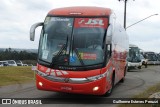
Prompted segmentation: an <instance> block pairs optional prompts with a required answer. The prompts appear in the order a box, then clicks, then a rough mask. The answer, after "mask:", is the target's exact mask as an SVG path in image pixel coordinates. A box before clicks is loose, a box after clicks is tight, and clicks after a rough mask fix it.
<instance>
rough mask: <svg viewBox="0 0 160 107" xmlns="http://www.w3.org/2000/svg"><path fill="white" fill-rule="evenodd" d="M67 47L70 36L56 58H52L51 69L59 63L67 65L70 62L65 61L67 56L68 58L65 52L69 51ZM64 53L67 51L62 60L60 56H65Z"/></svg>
mask: <svg viewBox="0 0 160 107" xmlns="http://www.w3.org/2000/svg"><path fill="white" fill-rule="evenodd" d="M67 46H68V35H67V40H66V43H65V44H63V45H62V47H61V49H60V50H59V52H58V53H57V54H56V55H55V56H53V57H52V62H51V64H50V66H51V67H52V66H54V65H57V64H59V63H65V62H67V61H68V59H66V60H65V56H66V51H65V50H67ZM64 51H65V55H64V56H63V57H62V58H61V59H60V56H61V55H62V54H63V52H64Z"/></svg>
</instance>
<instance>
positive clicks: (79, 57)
mask: <svg viewBox="0 0 160 107" xmlns="http://www.w3.org/2000/svg"><path fill="white" fill-rule="evenodd" d="M74 51H75V53H76V55H77V57H78V59H79V61H80V63H81V65H82V66H85V64H84V62H83V60H82V59H81V56H80V55H79V52H78V50H77V48H75V49H74Z"/></svg>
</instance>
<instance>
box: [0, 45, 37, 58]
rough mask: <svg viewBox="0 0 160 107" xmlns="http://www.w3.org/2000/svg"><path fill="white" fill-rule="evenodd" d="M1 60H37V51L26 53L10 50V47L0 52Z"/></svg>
mask: <svg viewBox="0 0 160 107" xmlns="http://www.w3.org/2000/svg"><path fill="white" fill-rule="evenodd" d="M1 60H37V53H28V52H26V51H20V52H17V51H14V50H13V51H12V49H11V48H8V49H6V50H5V51H1V52H0V61H1Z"/></svg>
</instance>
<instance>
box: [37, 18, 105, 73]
mask: <svg viewBox="0 0 160 107" xmlns="http://www.w3.org/2000/svg"><path fill="white" fill-rule="evenodd" d="M107 28H108V17H105V18H103V17H80V18H75V17H54V16H47V17H46V19H45V21H44V26H43V28H42V32H41V37H40V43H39V51H38V63H40V64H42V65H48V66H50V67H52V68H55V69H56V68H57V69H72V70H77V69H78V68H83V69H82V70H84V69H86V68H87V67H89V68H90V69H91V68H92V67H102V66H103V65H104V61H105V38H106V31H107ZM72 67H74V68H72Z"/></svg>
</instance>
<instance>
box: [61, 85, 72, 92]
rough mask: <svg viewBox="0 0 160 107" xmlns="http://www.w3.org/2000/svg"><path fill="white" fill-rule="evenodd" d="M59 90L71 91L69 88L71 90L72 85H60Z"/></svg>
mask: <svg viewBox="0 0 160 107" xmlns="http://www.w3.org/2000/svg"><path fill="white" fill-rule="evenodd" d="M61 90H68V91H71V90H72V87H69V86H62V87H61Z"/></svg>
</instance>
